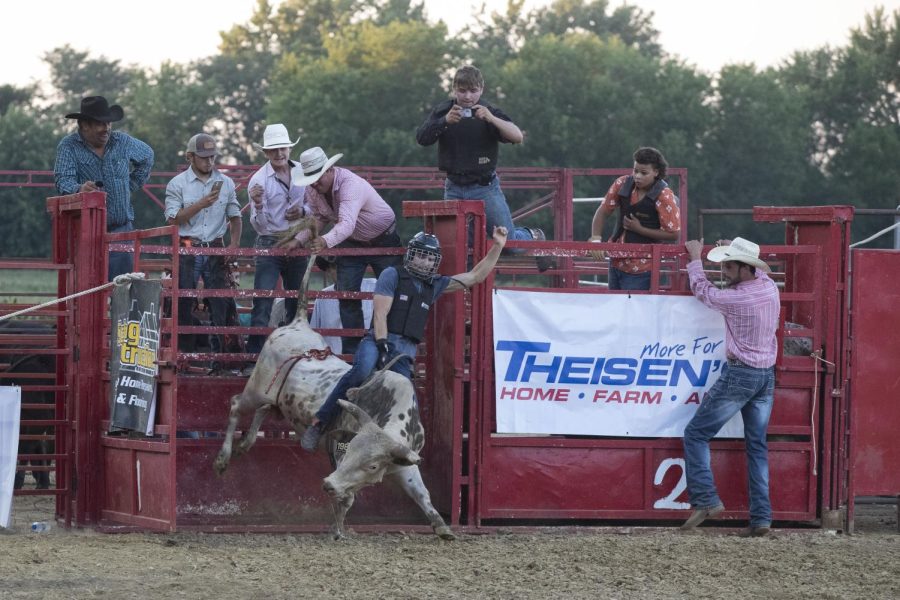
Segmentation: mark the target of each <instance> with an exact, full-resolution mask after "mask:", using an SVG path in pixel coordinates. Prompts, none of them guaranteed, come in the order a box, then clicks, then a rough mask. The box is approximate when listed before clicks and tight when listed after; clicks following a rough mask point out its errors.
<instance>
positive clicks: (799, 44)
mask: <svg viewBox="0 0 900 600" xmlns="http://www.w3.org/2000/svg"><path fill="white" fill-rule="evenodd" d="M272 1H273V3H275V4H278V3H280V0H272ZM549 2H550V0H526V2H525V6H526V9H528V8H534V7H536V6H540V5H546V4H549ZM482 3H484V4H485V5H486V6H487V8H488V10H489V11H496V10H505V7H506V0H456V1H451V0H425V7H426V12H427V14H428V16H429V18H430V19H431V20H433V21H437V20H438V19H441V20H443V21H444V22H445V23H446V24H447V26H448V28H449V29H450V31H451V32H455V31H458V30H459V29H461V28H462V27H464V26H465V25H466V24H467V22H470V21H471V20H472V17H471V15H472V14H473V12H474V11H475V10H476V7H480V6H481V4H482ZM620 4H622V0H610V6H619V5H620ZM628 4H631V5H636V6H638V7H640V8H642V9H644V10H645V11H648V12H650V11H652V12H653V13H655V17H654V19H653V23H654V26H655V27H656V29H657V30H659V31H660V38H659V39H660V42H661V44H662V46H663V48H664V49H665V50H666V51H667V52H669V53H670V54H675V55H678V56H679V57H681V58H683V59H685V60H686V61H687V62H688V63H689V64H692V65H695V66H697V67H699V68H700V69H702V70H704V71H707V72H709V73H713V72H716V71H718V70H719V69H720V68H721V67H722V66H723V65H725V64H732V63H736V62H743V63H749V62H752V63H755V64H756V65H757V66H759V67H766V66H774V65H777V64H778V63H779V62H781V61H782V60H784V59H786V58H788V57H789V56H790V54H791V53H792V52H793V51H795V50H810V49H813V48H818V47H820V46H823V45H826V44H827V45H831V46H842V45H845V44H846V43H847V41H848V37H849V32H850V29H851V27H856V26H860V25H862V23H863V21H864V18H865V15H866V14H868V13H871V12H872V10H873V9H874V8H875V7H877V6H883V7H884V8H885V10H886V12H888V13H890V12H892V11H894V10H897V9H898V8H900V0H753V1H751V2H747V1H738V0H629V2H628ZM255 5H256V2H255V0H217V1H216V2H183V1H182V0H154V1H152V2H150V3H147V4H140V3H138V4H129V3H123V2H121V0H92V1H91V2H90V3H89V4H85V5H80V8H76V7H73V5H72V4H71V3H69V2H65V1H63V0H25V1H24V2H8V3H4V7H3V8H2V9H0V15H2V17H3V22H4V29H5V31H4V35H2V36H0V56H3V57H4V58H3V61H2V67H0V84H13V85H26V84H29V83H32V82H38V81H42V80H45V79H46V78H47V75H48V71H47V69H46V66H45V65H44V63H43V61H42V60H41V57H42V56H43V54H44V53H46V52H47V51H49V50H51V49H53V48H56V47H59V46H62V45H64V44H69V45H71V46H72V47H73V48H75V49H76V50H87V51H89V52H90V53H91V55H92V56H94V57H99V56H101V55H102V56H105V57H106V58H108V59H112V60H119V61H121V63H122V64H124V65H129V64H138V65H143V66H147V67H151V68H158V67H159V65H160V63H162V62H163V61H165V60H172V61H175V62H187V61H190V60H193V59H196V58H202V57H205V56H209V55H211V54H215V53H216V51H217V46H218V44H219V41H220V38H219V32H220V31H225V30H227V29H229V28H230V27H231V26H232V25H233V24H235V23H246V22H247V21H248V20H249V18H250V15H251V14H252V12H253V9H254V7H255ZM126 6H128V8H124V7H126Z"/></svg>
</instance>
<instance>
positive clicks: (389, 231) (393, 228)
mask: <svg viewBox="0 0 900 600" xmlns="http://www.w3.org/2000/svg"><path fill="white" fill-rule="evenodd" d="M395 231H397V221H394V222H393V223H391V224H390V225H388V228H387V229H385V230H384V231H382V232H381V233H379V234H378V235H376V236H375V237H373V238H372V239H371V240H369V241H368V242H359V243H360V244H376V243H378V242H379V241H381V239H382V238H383V237H385V236H388V235H391V234H392V233H394V232H395Z"/></svg>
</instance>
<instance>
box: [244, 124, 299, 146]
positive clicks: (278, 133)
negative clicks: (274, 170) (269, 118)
mask: <svg viewBox="0 0 900 600" xmlns="http://www.w3.org/2000/svg"><path fill="white" fill-rule="evenodd" d="M299 141H300V138H299V137H298V138H297V142H299ZM297 142H293V143H291V136H289V135H288V130H287V127H285V126H284V125H282V124H281V123H275V124H273V125H266V130H265V131H264V132H263V143H262V146H260V145H259V144H257V143H256V142H254V143H253V147H254V148H256V149H257V150H274V149H275V148H293V147H294V146H296V145H297Z"/></svg>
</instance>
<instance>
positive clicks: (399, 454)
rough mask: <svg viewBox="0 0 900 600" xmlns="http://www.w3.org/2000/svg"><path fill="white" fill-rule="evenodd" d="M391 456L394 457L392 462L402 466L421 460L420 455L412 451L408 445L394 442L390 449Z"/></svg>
mask: <svg viewBox="0 0 900 600" xmlns="http://www.w3.org/2000/svg"><path fill="white" fill-rule="evenodd" d="M391 456H392V457H393V458H394V464H395V465H400V466H404V467H411V466H413V465H417V464H419V463H420V462H422V457H421V456H419V455H418V453H416V452H414V451H413V450H412V448H410V447H409V446H404V445H403V444H396V445H395V446H394V447H393V448H392V449H391Z"/></svg>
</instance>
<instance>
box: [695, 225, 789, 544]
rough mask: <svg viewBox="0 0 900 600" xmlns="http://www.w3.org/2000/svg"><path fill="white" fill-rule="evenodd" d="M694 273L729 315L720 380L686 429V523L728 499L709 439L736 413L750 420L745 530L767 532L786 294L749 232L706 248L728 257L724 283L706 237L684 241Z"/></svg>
mask: <svg viewBox="0 0 900 600" xmlns="http://www.w3.org/2000/svg"><path fill="white" fill-rule="evenodd" d="M685 249H686V250H687V253H688V256H689V257H690V263H688V267H687V269H688V276H689V278H690V282H691V291H692V292H693V293H694V296H695V297H696V298H697V299H698V300H700V302H702V303H703V304H705V305H706V306H708V307H710V308H712V309H713V310H716V311H718V312H720V313H722V315H723V316H724V317H725V329H726V331H725V347H726V354H727V362H726V365H725V366H724V367H723V368H722V375H721V376H720V377H719V380H718V381H716V383H715V384H714V385H713V386H712V387H711V388H710V389H709V391H708V392H707V393H706V395H705V396H704V397H703V402H702V403H701V404H700V407H699V408H698V409H697V412H696V414H695V415H694V418H692V419H691V421H690V423H688V424H687V427H685V429H684V461H685V474H686V476H687V487H688V495H689V497H690V502H691V506H692V507H693V508H694V512H693V513H692V514H691V516H690V518H688V520H687V521H685V523H684V525H682V526H681V528H682V529H684V530H690V529H694V528H695V527H697V525H699V524H700V523H702V522H703V521H704V520H705V519H707V518H710V517H715V516H716V515H718V514H719V513H721V512H722V511H723V510H725V506H724V505H723V504H722V500H721V499H720V498H719V494H718V492H717V491H716V486H715V483H714V481H713V475H712V471H711V469H710V465H709V461H710V458H709V441H710V440H711V439H712V438H713V437H714V436H715V435H716V434H717V433H718V432H719V430H720V429H721V428H722V426H723V425H725V423H726V422H728V420H729V419H731V418H732V417H733V416H734V415H735V414H737V413H738V412H740V413H741V418H742V419H743V422H744V442H745V446H746V453H747V476H748V477H747V478H748V489H749V495H750V526H749V527H748V528H747V529H746V530H744V531H743V532H742V533H741V534H740V535H742V536H744V537H761V536H765V535H768V533H769V527H770V526H771V524H772V505H771V503H770V501H769V457H768V448H767V446H766V428H767V427H768V425H769V415H771V413H772V400H773V394H774V390H775V369H774V365H775V357H776V353H777V345H776V340H775V331H776V329H777V328H778V319H779V313H780V300H779V297H778V288H777V287H776V286H775V283H774V282H773V281H772V279H770V278H769V276H768V275H767V272H768V271H769V267H768V265H766V263H765V262H764V261H762V260H760V258H759V246H758V245H756V244H754V243H753V242H749V241H747V240H745V239H742V238H735V239H734V241H730V242H729V241H728V240H722V241H720V242H719V243H718V244H717V247H716V248H714V249H712V250H711V251H710V252H709V254H708V255H707V259H708V260H709V261H711V262H717V263H721V264H722V272H723V274H724V276H725V279H726V281H727V287H725V288H724V289H719V288H718V287H716V286H715V285H714V284H712V283H711V282H710V281H709V280H708V279H707V278H706V275H704V273H703V262H702V261H701V259H700V257H701V251H702V250H703V244H702V243H701V242H698V241H696V240H691V241H689V242H687V243H686V244H685Z"/></svg>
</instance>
